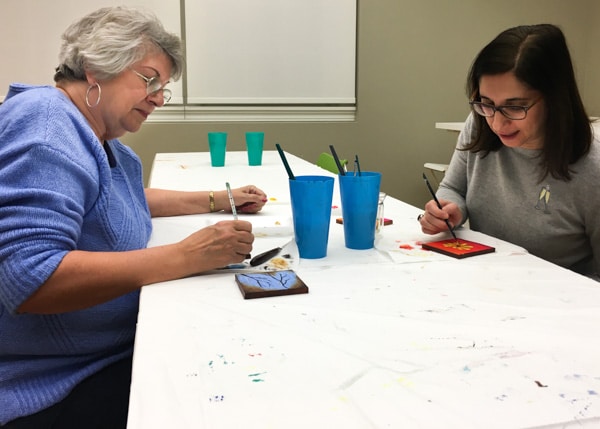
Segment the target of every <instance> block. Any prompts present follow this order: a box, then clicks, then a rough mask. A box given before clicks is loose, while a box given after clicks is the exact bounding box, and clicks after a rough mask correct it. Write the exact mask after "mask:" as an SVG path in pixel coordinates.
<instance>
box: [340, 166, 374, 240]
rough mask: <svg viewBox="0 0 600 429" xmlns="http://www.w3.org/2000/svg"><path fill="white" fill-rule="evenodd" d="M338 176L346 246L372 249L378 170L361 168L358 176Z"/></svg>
mask: <svg viewBox="0 0 600 429" xmlns="http://www.w3.org/2000/svg"><path fill="white" fill-rule="evenodd" d="M338 178H339V183H340V197H341V198H342V217H343V219H344V241H345V243H346V247H347V248H349V249H371V248H372V247H373V243H374V242H375V227H376V222H377V205H378V204H379V186H380V184H381V173H376V172H372V171H363V172H362V173H361V175H360V176H359V175H356V176H354V175H351V174H346V175H344V176H341V175H340V176H338Z"/></svg>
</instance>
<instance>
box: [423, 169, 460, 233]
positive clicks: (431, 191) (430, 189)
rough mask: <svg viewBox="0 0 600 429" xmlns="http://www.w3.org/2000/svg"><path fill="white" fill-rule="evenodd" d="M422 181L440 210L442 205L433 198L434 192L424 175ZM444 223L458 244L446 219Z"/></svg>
mask: <svg viewBox="0 0 600 429" xmlns="http://www.w3.org/2000/svg"><path fill="white" fill-rule="evenodd" d="M423 180H425V184H426V185H427V189H429V192H430V193H431V196H432V197H433V201H435V203H436V204H437V206H438V208H439V209H440V210H442V205H441V204H440V201H439V200H438V199H437V197H436V196H435V192H434V190H433V188H432V187H431V184H430V183H429V180H427V176H426V175H425V173H423ZM444 222H446V226H447V227H448V231H450V234H452V237H454V239H455V240H456V242H458V238H456V234H455V233H454V231H453V230H452V227H451V226H450V222H448V219H445V220H444Z"/></svg>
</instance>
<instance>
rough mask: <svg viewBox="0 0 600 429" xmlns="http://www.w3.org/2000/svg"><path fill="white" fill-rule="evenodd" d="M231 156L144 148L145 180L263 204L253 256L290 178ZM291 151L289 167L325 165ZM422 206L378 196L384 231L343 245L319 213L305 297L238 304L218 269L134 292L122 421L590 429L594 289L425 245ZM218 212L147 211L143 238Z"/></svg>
mask: <svg viewBox="0 0 600 429" xmlns="http://www.w3.org/2000/svg"><path fill="white" fill-rule="evenodd" d="M245 156H246V155H245V153H243V152H239V153H227V160H226V166H225V167H222V168H212V167H210V165H209V162H208V154H206V153H181V154H158V155H157V156H156V159H155V162H154V167H153V171H152V176H151V184H152V185H153V186H155V187H163V188H176V189H198V188H200V189H209V188H212V189H222V188H223V187H224V183H225V181H226V180H227V181H229V182H230V183H231V184H232V186H234V187H235V186H241V185H243V184H247V183H254V184H256V185H257V186H260V187H261V188H262V189H264V190H265V191H266V192H267V193H268V194H269V196H270V197H272V198H274V200H272V201H271V202H269V203H268V204H267V205H266V206H265V208H264V210H263V212H262V213H261V214H259V215H257V216H255V217H252V216H243V218H245V219H250V220H252V221H253V224H255V225H256V228H257V230H261V228H262V231H265V230H268V229H269V228H268V227H269V225H271V224H272V222H276V223H278V228H279V230H280V231H281V233H280V234H279V235H278V234H277V233H273V234H265V235H264V236H261V237H258V238H257V239H256V242H255V250H256V251H258V250H259V249H262V248H265V247H268V246H270V245H271V244H272V242H277V240H279V242H283V241H286V240H287V239H288V238H289V237H287V236H286V235H289V234H291V214H290V207H289V192H288V189H287V176H286V173H285V170H284V168H283V165H282V164H281V161H280V160H279V157H278V155H277V153H276V152H266V153H265V162H264V165H263V166H260V167H248V166H247V165H246V159H245ZM288 157H289V160H290V164H291V166H292V169H293V170H294V173H295V174H296V175H299V174H307V173H312V174H324V175H327V174H328V173H327V172H326V171H325V170H321V169H318V168H317V167H315V166H313V165H310V164H309V163H307V162H304V161H302V160H300V159H299V158H296V157H294V156H292V155H288ZM336 182H337V180H336ZM335 191H336V195H334V206H336V205H338V204H339V197H338V193H337V191H338V184H337V183H336V185H335ZM420 212H421V210H420V209H418V208H415V207H412V206H409V205H406V204H404V203H402V202H400V201H397V200H394V199H392V198H389V197H388V199H387V200H386V217H390V218H393V220H394V225H392V226H387V227H384V228H383V230H382V232H381V233H380V234H379V235H378V237H377V249H372V250H365V251H356V250H349V249H346V248H345V247H344V244H343V232H342V227H341V226H340V225H337V224H336V223H335V221H334V219H335V217H336V216H339V208H335V207H334V209H333V215H332V224H331V229H330V236H329V248H328V256H327V257H326V258H323V259H320V260H305V259H302V260H300V263H299V265H298V266H297V267H295V270H296V272H297V273H298V275H299V276H300V277H301V278H302V279H303V280H304V281H305V283H306V284H307V285H308V287H309V289H310V292H309V293H308V294H305V295H292V296H285V297H274V298H263V299H254V300H243V299H242V296H241V294H240V291H239V290H238V288H237V286H236V284H235V282H234V276H233V274H231V273H224V274H210V275H203V276H196V277H191V278H186V279H181V280H177V281H171V282H165V283H161V284H156V285H151V286H147V287H144V288H143V290H142V295H141V303H140V313H139V317H138V330H137V335H136V342H135V354H134V364H133V381H132V388H131V403H130V413H129V424H128V427H129V428H130V429H137V428H140V429H142V428H143V429H152V428H161V429H162V428H167V427H168V428H178V429H184V428H211V429H212V428H344V429H348V428H405V427H406V428H531V427H557V428H558V427H561V428H562V427H577V428H579V427H598V425H600V350H599V349H600V342H599V341H598V340H599V339H600V333H599V332H600V284H598V283H597V282H594V281H592V280H589V279H587V278H585V277H582V276H579V275H577V274H574V273H572V272H570V271H568V270H564V269H562V268H559V267H557V266H554V265H552V264H550V263H547V262H545V261H542V260H540V259H538V258H536V257H534V256H532V255H529V254H527V253H526V252H524V251H523V250H522V249H520V248H518V247H516V246H513V245H510V244H508V243H505V242H501V241H499V240H496V239H494V238H491V237H488V236H484V235H482V234H478V233H476V232H473V231H459V233H458V235H459V236H460V237H463V238H467V239H472V240H475V241H478V242H481V243H485V244H491V245H493V246H496V248H497V252H496V253H494V254H488V255H481V256H477V257H473V258H468V259H464V260H456V259H452V258H448V257H445V256H442V255H437V254H433V253H431V252H425V251H422V250H420V248H419V247H418V245H417V244H416V242H418V241H419V240H423V239H427V240H430V239H436V238H440V237H433V238H432V237H425V236H423V235H422V234H421V233H420V230H419V228H418V225H417V223H416V220H415V218H416V215H417V214H418V213H420ZM224 216H230V215H226V214H212V215H201V216H186V217H183V218H166V219H157V220H156V221H155V223H154V225H155V233H154V235H153V238H152V241H151V245H157V244H161V243H164V242H168V241H174V240H176V239H178V238H179V237H183V236H185V234H187V233H189V232H191V231H192V230H194V229H195V228H197V227H201V226H203V225H206V224H208V223H210V222H214V221H216V220H219V219H223V218H224ZM276 229H277V228H274V227H273V228H271V230H276ZM253 253H254V251H253Z"/></svg>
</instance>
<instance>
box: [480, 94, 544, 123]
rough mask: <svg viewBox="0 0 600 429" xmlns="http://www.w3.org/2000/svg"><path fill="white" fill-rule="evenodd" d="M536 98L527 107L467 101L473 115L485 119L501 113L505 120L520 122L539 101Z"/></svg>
mask: <svg viewBox="0 0 600 429" xmlns="http://www.w3.org/2000/svg"><path fill="white" fill-rule="evenodd" d="M540 100H541V98H538V99H537V100H535V101H534V102H533V103H531V104H530V105H529V106H510V105H507V106H494V105H493V104H488V103H483V102H481V101H469V104H470V105H471V107H473V110H474V111H475V113H477V114H478V115H481V116H485V117H486V118H491V117H492V116H494V115H495V114H496V112H500V113H502V114H503V115H504V116H505V117H506V118H508V119H511V120H513V121H521V120H523V119H525V118H526V117H527V112H528V111H529V109H531V108H532V107H533V106H535V105H536V104H537V102H538V101H540Z"/></svg>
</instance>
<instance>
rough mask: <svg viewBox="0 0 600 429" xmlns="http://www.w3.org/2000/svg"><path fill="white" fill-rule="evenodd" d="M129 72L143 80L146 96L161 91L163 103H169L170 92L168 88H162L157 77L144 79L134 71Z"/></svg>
mask: <svg viewBox="0 0 600 429" xmlns="http://www.w3.org/2000/svg"><path fill="white" fill-rule="evenodd" d="M129 70H131V71H132V72H134V73H135V74H136V75H138V76H139V77H141V78H142V79H144V81H145V82H146V95H154V94H156V93H157V92H158V91H160V90H162V96H163V100H164V102H165V103H168V102H169V100H170V99H171V90H170V89H169V88H164V86H163V84H162V83H161V81H160V77H159V76H152V77H146V76H144V75H143V74H141V73H138V72H136V71H135V70H134V69H129ZM165 85H166V84H165Z"/></svg>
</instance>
